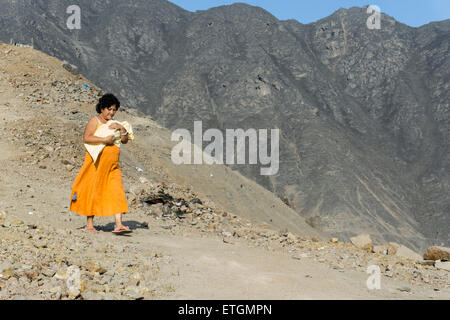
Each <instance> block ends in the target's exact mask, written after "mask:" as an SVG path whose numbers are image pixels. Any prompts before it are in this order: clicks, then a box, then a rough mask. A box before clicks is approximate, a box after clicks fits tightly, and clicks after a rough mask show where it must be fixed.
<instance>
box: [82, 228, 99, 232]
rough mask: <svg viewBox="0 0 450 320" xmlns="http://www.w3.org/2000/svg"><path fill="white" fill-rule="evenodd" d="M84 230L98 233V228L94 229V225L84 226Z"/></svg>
mask: <svg viewBox="0 0 450 320" xmlns="http://www.w3.org/2000/svg"><path fill="white" fill-rule="evenodd" d="M84 231H86V232H89V233H98V230H97V229H95V228H94V227H87V226H86V227H84Z"/></svg>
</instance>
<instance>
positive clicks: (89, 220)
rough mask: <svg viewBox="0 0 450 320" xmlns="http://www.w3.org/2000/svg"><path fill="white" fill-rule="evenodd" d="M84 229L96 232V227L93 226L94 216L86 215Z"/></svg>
mask: <svg viewBox="0 0 450 320" xmlns="http://www.w3.org/2000/svg"><path fill="white" fill-rule="evenodd" d="M85 229H86V231H90V232H97V229H95V228H94V216H88V217H87V221H86V227H85Z"/></svg>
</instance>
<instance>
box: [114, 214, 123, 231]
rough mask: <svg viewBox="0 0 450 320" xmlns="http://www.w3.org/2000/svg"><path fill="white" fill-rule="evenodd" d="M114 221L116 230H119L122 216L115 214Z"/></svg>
mask: <svg viewBox="0 0 450 320" xmlns="http://www.w3.org/2000/svg"><path fill="white" fill-rule="evenodd" d="M114 219H115V220H116V229H120V228H121V227H122V214H121V213H118V214H116V215H115V216H114Z"/></svg>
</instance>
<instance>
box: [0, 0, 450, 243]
mask: <svg viewBox="0 0 450 320" xmlns="http://www.w3.org/2000/svg"><path fill="white" fill-rule="evenodd" d="M0 4H1V5H2V7H3V8H5V9H4V10H3V11H2V12H1V13H0V26H1V27H2V28H1V30H2V31H1V32H0V39H2V40H3V41H9V40H10V39H11V38H12V39H14V41H17V42H21V43H29V42H30V39H31V38H33V40H34V45H35V47H36V48H38V49H39V50H42V51H44V52H47V53H50V54H52V55H54V56H56V57H58V58H60V59H65V60H68V61H70V62H71V63H73V64H75V65H77V66H78V67H79V68H80V70H81V71H82V73H83V74H85V75H86V76H87V77H88V78H90V79H92V80H94V81H95V82H96V83H97V84H99V85H100V86H101V87H102V88H104V89H105V90H108V91H113V92H116V93H118V94H120V95H121V96H122V97H124V98H126V101H127V103H128V104H129V105H133V106H136V107H137V108H139V109H140V110H141V111H143V112H145V113H147V114H150V115H152V116H153V117H154V118H155V119H156V120H157V121H158V122H159V123H160V124H161V125H163V126H165V127H168V128H171V129H175V128H188V129H191V130H192V127H193V121H194V120H202V121H203V127H204V130H206V129H208V128H219V129H226V128H232V129H235V128H243V129H247V128H256V129H258V128H267V129H271V128H280V129H281V140H280V170H279V173H278V174H277V175H275V176H271V177H264V176H261V175H260V173H259V167H257V166H243V165H239V166H236V167H235V169H236V170H239V171H240V172H241V173H243V174H244V175H245V176H247V177H249V178H250V179H252V180H254V181H256V182H258V183H259V184H261V185H262V186H264V187H265V188H267V189H268V190H270V191H273V192H274V193H275V194H277V195H278V196H280V197H282V198H286V199H287V202H289V203H290V205H291V207H293V208H294V209H295V210H296V211H297V212H298V213H299V214H301V215H303V216H307V217H308V219H309V220H308V221H309V223H310V224H312V225H314V226H316V227H317V228H320V229H321V230H323V231H325V232H329V233H331V234H333V235H336V236H339V237H341V238H345V239H347V238H348V237H349V236H352V235H355V234H357V233H360V232H370V233H371V234H373V236H374V237H375V238H376V239H377V240H379V241H381V240H385V241H390V240H393V241H398V242H403V243H406V244H408V245H409V246H411V247H414V248H416V249H422V250H423V249H424V248H425V247H426V246H427V245H430V244H446V245H449V238H450V237H449V234H448V232H449V230H450V222H449V219H450V218H449V217H450V212H449V210H450V198H449V194H450V192H449V191H450V190H449V188H450V184H449V180H450V177H449V172H450V170H449V166H450V157H449V155H450V153H449V141H450V139H449V133H450V132H449V121H450V112H449V104H448V101H449V92H450V90H449V81H448V79H449V77H448V70H449V63H450V61H449V56H450V55H449V54H448V41H449V39H450V37H449V30H450V29H449V28H450V27H449V21H448V20H447V21H442V22H439V23H432V24H429V25H426V26H423V27H421V28H411V27H408V26H406V25H403V24H401V23H398V22H396V21H395V20H394V19H393V18H391V17H389V16H387V15H382V19H381V29H380V30H369V29H368V28H367V27H366V21H367V18H368V14H367V12H366V8H351V9H348V10H344V9H342V10H339V11H337V12H335V13H334V14H333V15H331V16H330V17H327V18H324V19H322V20H319V21H317V22H316V23H312V24H308V25H303V24H301V23H299V22H297V21H278V20H277V19H276V18H275V17H273V16H272V15H271V14H270V13H268V12H266V11H265V10H263V9H261V8H257V7H252V6H248V5H244V4H235V5H232V6H223V7H218V8H213V9H210V10H206V11H197V12H195V13H191V12H187V11H185V10H183V9H181V8H179V7H177V6H175V5H173V4H171V3H170V2H167V1H162V0H153V1H143V0H141V1H133V2H132V3H130V2H129V1H119V0H116V1H111V2H107V3H106V2H104V1H79V5H80V7H81V8H82V28H81V29H80V30H69V29H68V28H67V26H66V20H67V18H68V15H67V14H66V13H65V12H66V8H67V7H68V6H69V5H71V4H72V3H71V2H70V1H68V0H63V1H43V0H36V1H19V2H9V1H6V0H1V1H0Z"/></svg>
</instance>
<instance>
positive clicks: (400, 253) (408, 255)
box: [395, 245, 423, 261]
mask: <svg viewBox="0 0 450 320" xmlns="http://www.w3.org/2000/svg"><path fill="white" fill-rule="evenodd" d="M395 256H396V257H401V258H405V259H410V260H413V261H423V259H422V256H421V255H420V254H418V253H415V252H414V251H412V250H411V249H409V248H407V247H405V246H403V245H401V246H400V247H399V248H398V249H397V252H396V253H395Z"/></svg>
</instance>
